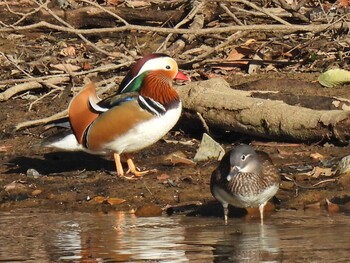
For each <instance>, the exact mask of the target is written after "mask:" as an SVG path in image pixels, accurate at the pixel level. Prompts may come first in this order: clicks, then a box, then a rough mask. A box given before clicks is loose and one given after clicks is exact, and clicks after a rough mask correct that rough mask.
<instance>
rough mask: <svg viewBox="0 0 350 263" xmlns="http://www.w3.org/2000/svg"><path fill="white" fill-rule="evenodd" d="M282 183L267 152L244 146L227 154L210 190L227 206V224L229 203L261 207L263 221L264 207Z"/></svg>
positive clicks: (225, 213) (213, 178)
mask: <svg viewBox="0 0 350 263" xmlns="http://www.w3.org/2000/svg"><path fill="white" fill-rule="evenodd" d="M280 181H281V179H280V175H279V172H278V170H277V169H276V168H275V167H274V165H273V164H272V161H271V159H270V158H269V156H268V155H267V154H266V153H264V152H258V153H257V152H255V151H254V150H253V148H252V147H250V146H248V145H244V144H241V145H238V146H236V147H235V148H234V149H232V150H231V151H229V152H227V153H226V154H225V156H224V157H223V159H222V160H221V162H220V164H219V166H218V167H217V169H215V170H214V172H213V174H212V176H211V181H210V189H211V192H212V194H213V196H214V197H215V198H216V199H217V200H218V201H220V202H221V203H222V205H223V207H224V216H225V223H227V213H228V208H227V207H228V204H231V205H233V206H236V207H243V208H246V207H259V209H260V215H261V222H263V209H264V206H265V204H266V203H267V201H268V200H269V199H270V198H272V197H273V196H274V195H275V194H276V192H277V190H278V188H279V184H280Z"/></svg>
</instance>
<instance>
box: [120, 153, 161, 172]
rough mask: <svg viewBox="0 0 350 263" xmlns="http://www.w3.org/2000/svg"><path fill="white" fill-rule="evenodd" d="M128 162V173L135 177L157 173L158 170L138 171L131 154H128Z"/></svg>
mask: <svg viewBox="0 0 350 263" xmlns="http://www.w3.org/2000/svg"><path fill="white" fill-rule="evenodd" d="M126 158H127V159H126V162H127V164H128V167H129V170H128V171H127V172H126V173H132V174H133V175H135V176H143V175H145V174H148V173H155V172H157V169H152V170H146V171H142V172H141V171H138V170H137V168H136V166H135V164H134V162H133V160H132V158H131V156H130V155H129V154H126Z"/></svg>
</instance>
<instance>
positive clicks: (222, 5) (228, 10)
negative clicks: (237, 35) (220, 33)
mask: <svg viewBox="0 0 350 263" xmlns="http://www.w3.org/2000/svg"><path fill="white" fill-rule="evenodd" d="M219 6H220V7H221V8H222V9H224V10H225V12H226V13H227V14H228V15H229V16H230V17H231V18H232V19H233V20H234V21H235V22H236V23H237V24H238V25H241V26H243V25H244V24H243V23H242V22H241V21H240V20H239V19H238V18H237V17H236V15H235V14H234V13H232V12H231V10H230V9H229V8H228V7H227V6H226V5H225V4H224V3H219Z"/></svg>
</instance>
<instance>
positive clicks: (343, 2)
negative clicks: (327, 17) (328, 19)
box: [338, 0, 350, 8]
mask: <svg viewBox="0 0 350 263" xmlns="http://www.w3.org/2000/svg"><path fill="white" fill-rule="evenodd" d="M349 5H350V3H349V0H338V6H339V7H344V8H347V7H349Z"/></svg>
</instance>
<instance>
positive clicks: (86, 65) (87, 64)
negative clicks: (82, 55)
mask: <svg viewBox="0 0 350 263" xmlns="http://www.w3.org/2000/svg"><path fill="white" fill-rule="evenodd" d="M90 69H92V66H91V64H90V63H89V62H84V64H83V70H90Z"/></svg>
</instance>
